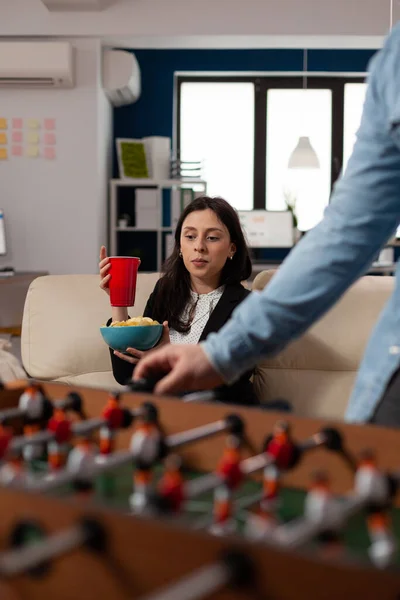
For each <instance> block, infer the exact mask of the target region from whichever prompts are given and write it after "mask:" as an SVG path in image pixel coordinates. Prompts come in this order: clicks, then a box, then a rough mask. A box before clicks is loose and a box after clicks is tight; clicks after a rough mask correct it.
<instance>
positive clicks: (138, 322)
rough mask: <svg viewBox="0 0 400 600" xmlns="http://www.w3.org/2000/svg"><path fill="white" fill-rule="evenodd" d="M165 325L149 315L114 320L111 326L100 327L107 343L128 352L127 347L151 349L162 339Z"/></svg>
mask: <svg viewBox="0 0 400 600" xmlns="http://www.w3.org/2000/svg"><path fill="white" fill-rule="evenodd" d="M162 330H163V326H162V325H160V323H159V322H158V321H154V320H153V319H150V318H149V317H132V318H130V319H127V320H126V321H113V322H112V323H111V324H110V325H109V327H106V326H103V327H100V333H101V335H102V336H103V339H104V341H105V342H106V344H107V345H108V346H109V347H110V348H112V349H113V350H118V351H119V352H124V353H126V350H127V348H136V350H150V349H151V348H154V346H156V345H157V344H158V342H159V341H160V338H161V336H162Z"/></svg>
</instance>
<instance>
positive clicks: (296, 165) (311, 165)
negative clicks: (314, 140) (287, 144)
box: [288, 136, 320, 169]
mask: <svg viewBox="0 0 400 600" xmlns="http://www.w3.org/2000/svg"><path fill="white" fill-rule="evenodd" d="M319 166H320V164H319V159H318V156H317V153H316V152H315V150H314V148H313V147H312V146H311V142H310V138H309V137H307V136H302V137H300V138H299V141H298V142H297V146H296V148H295V149H294V150H293V152H292V154H291V155H290V158H289V163H288V167H289V169H319Z"/></svg>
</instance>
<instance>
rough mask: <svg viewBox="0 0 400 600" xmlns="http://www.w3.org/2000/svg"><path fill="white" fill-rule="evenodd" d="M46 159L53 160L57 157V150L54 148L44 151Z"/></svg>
mask: <svg viewBox="0 0 400 600" xmlns="http://www.w3.org/2000/svg"><path fill="white" fill-rule="evenodd" d="M44 157H45V158H47V159H48V160H53V159H54V158H55V157H56V149H55V148H54V146H50V147H49V148H45V149H44Z"/></svg>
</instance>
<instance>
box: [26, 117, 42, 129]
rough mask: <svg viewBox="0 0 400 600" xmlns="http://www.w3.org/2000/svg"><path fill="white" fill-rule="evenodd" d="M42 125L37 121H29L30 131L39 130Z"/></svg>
mask: <svg viewBox="0 0 400 600" xmlns="http://www.w3.org/2000/svg"><path fill="white" fill-rule="evenodd" d="M39 128H40V123H39V121H38V120H37V119H28V129H39Z"/></svg>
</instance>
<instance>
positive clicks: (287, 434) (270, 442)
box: [264, 421, 298, 470]
mask: <svg viewBox="0 0 400 600" xmlns="http://www.w3.org/2000/svg"><path fill="white" fill-rule="evenodd" d="M264 452H266V453H267V454H269V455H271V456H273V457H274V459H275V464H276V466H277V467H278V469H280V470H285V469H288V468H290V467H292V466H293V465H294V462H295V460H296V458H297V456H298V452H297V446H296V443H295V442H294V441H293V439H292V436H291V430H290V425H289V423H287V422H285V421H278V423H276V424H275V426H274V429H273V432H272V435H271V436H269V437H268V438H267V440H266V442H265V444H264Z"/></svg>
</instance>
